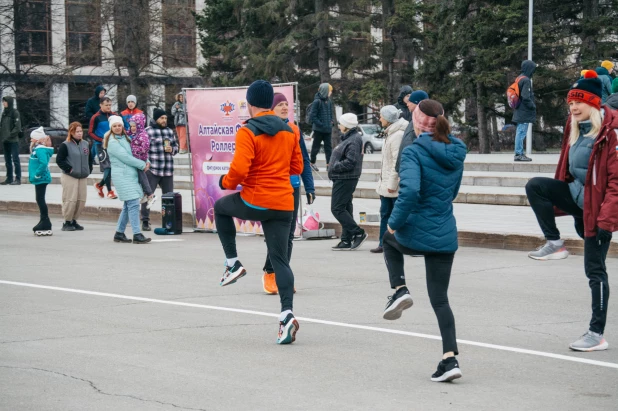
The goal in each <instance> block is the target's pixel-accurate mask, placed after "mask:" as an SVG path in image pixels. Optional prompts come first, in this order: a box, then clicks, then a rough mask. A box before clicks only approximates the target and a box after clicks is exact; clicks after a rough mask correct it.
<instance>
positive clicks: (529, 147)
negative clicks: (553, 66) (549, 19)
mask: <svg viewBox="0 0 618 411" xmlns="http://www.w3.org/2000/svg"><path fill="white" fill-rule="evenodd" d="M533 1H534V0H529V4H528V60H532V14H533V13H532V11H533V8H534V6H533ZM530 87H532V79H530ZM526 154H527V155H531V154H532V123H531V124H529V125H528V133H527V134H526Z"/></svg>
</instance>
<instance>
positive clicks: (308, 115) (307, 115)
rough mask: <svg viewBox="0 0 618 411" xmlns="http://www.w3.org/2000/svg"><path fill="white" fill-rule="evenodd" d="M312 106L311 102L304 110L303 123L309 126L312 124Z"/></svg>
mask: <svg viewBox="0 0 618 411" xmlns="http://www.w3.org/2000/svg"><path fill="white" fill-rule="evenodd" d="M312 106H313V102H312V103H311V104H309V105H308V106H307V110H306V111H305V123H306V124H307V125H309V126H310V125H311V124H312V121H311V108H312Z"/></svg>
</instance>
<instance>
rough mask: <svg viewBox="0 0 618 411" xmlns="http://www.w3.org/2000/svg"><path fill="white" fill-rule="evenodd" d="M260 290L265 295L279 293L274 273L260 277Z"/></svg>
mask: <svg viewBox="0 0 618 411" xmlns="http://www.w3.org/2000/svg"><path fill="white" fill-rule="evenodd" d="M262 288H264V292H265V293H266V294H270V295H274V294H277V293H278V292H279V290H278V289H277V281H276V278H275V273H264V275H263V276H262Z"/></svg>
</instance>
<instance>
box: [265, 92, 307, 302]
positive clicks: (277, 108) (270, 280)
mask: <svg viewBox="0 0 618 411" xmlns="http://www.w3.org/2000/svg"><path fill="white" fill-rule="evenodd" d="M272 110H273V112H274V113H275V115H276V116H277V117H279V118H280V119H281V120H283V122H284V123H286V124H287V125H288V126H290V128H291V129H292V131H294V135H295V136H296V138H297V139H298V145H299V146H300V151H301V153H302V155H303V172H302V174H301V175H300V176H299V175H291V176H290V183H291V184H292V188H293V189H294V213H293V214H292V221H291V222H290V233H289V236H288V262H290V261H291V260H292V248H293V244H294V232H295V231H296V220H297V219H298V208H299V206H300V180H301V179H302V180H303V185H304V186H305V195H306V196H307V204H313V202H314V201H315V187H314V185H313V174H312V173H311V163H310V161H309V154H308V153H307V147H305V140H304V139H303V136H302V133H301V131H300V129H299V128H298V126H297V125H296V124H294V123H293V122H291V121H290V120H289V117H288V115H289V104H288V100H287V98H286V97H285V95H284V94H281V93H275V94H274V98H273V104H272ZM262 288H263V289H264V292H265V293H266V294H277V293H278V292H279V291H278V289H277V279H276V274H275V268H274V267H273V263H272V261H270V253H267V255H266V263H265V264H264V275H263V276H262Z"/></svg>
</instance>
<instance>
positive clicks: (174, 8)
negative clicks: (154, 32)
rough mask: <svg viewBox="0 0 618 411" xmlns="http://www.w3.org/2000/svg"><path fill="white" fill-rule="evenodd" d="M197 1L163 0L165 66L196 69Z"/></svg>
mask: <svg viewBox="0 0 618 411" xmlns="http://www.w3.org/2000/svg"><path fill="white" fill-rule="evenodd" d="M194 13H195V0H163V47H164V49H163V64H164V65H165V67H195V16H194Z"/></svg>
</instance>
